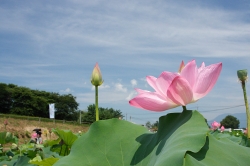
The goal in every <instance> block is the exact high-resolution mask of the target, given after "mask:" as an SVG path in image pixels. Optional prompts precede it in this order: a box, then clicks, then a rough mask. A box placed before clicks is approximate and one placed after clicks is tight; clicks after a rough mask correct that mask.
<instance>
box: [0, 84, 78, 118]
mask: <svg viewBox="0 0 250 166" xmlns="http://www.w3.org/2000/svg"><path fill="white" fill-rule="evenodd" d="M50 103H55V109H56V110H57V111H56V112H55V118H56V119H65V120H77V118H78V116H79V115H78V112H77V109H78V103H77V102H76V97H74V96H72V95H71V94H67V95H59V94H58V93H53V92H46V91H39V90H32V89H30V88H27V87H19V86H17V85H14V84H8V85H7V84H4V83H0V112H1V113H11V114H18V115H27V116H38V117H45V118H48V117H49V104H50Z"/></svg>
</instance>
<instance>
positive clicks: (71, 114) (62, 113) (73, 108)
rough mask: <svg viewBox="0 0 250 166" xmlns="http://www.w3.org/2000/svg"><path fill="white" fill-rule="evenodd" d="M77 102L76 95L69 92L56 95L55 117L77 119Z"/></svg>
mask: <svg viewBox="0 0 250 166" xmlns="http://www.w3.org/2000/svg"><path fill="white" fill-rule="evenodd" d="M77 108H78V103H77V102H76V97H74V96H72V95H71V94H67V95H61V96H58V98H57V101H56V102H55V109H56V112H55V118H56V119H65V120H77V118H78V111H77Z"/></svg>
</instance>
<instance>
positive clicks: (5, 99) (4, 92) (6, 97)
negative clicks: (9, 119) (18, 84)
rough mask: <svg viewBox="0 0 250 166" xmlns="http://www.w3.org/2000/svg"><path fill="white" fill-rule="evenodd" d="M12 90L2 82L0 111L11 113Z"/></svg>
mask: <svg viewBox="0 0 250 166" xmlns="http://www.w3.org/2000/svg"><path fill="white" fill-rule="evenodd" d="M11 104H12V101H11V92H10V91H9V88H8V86H7V85H6V84H3V83H0V112H1V113H10V109H11Z"/></svg>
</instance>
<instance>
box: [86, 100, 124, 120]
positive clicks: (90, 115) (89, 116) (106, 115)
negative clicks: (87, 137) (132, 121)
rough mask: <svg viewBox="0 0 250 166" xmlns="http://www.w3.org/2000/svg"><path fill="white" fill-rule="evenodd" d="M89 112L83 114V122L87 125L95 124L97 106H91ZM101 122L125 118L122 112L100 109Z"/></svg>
mask: <svg viewBox="0 0 250 166" xmlns="http://www.w3.org/2000/svg"><path fill="white" fill-rule="evenodd" d="M87 110H88V111H87V112H84V113H83V117H82V121H83V122H87V123H93V122H95V121H96V120H95V104H92V105H89V106H88V108H87ZM98 110H99V115H100V120H105V119H111V118H119V117H121V118H123V117H124V116H123V115H122V112H121V111H120V110H114V109H113V108H102V107H99V108H98Z"/></svg>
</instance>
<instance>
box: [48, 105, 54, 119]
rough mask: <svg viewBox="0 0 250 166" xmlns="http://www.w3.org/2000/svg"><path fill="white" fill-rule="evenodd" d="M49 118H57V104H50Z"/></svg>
mask: <svg viewBox="0 0 250 166" xmlns="http://www.w3.org/2000/svg"><path fill="white" fill-rule="evenodd" d="M49 118H50V119H54V118H55V103H52V104H49Z"/></svg>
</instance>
